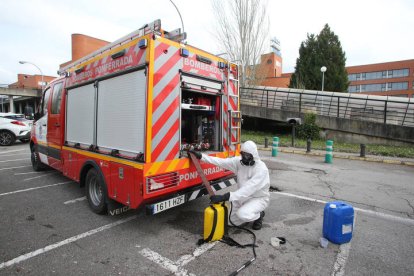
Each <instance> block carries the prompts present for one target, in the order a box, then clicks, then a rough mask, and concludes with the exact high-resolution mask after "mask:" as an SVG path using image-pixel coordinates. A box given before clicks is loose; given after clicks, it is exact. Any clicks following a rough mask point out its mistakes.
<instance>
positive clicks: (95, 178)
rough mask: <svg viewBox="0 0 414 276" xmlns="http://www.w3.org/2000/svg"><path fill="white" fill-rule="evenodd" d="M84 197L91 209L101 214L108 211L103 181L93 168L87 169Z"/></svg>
mask: <svg viewBox="0 0 414 276" xmlns="http://www.w3.org/2000/svg"><path fill="white" fill-rule="evenodd" d="M85 182H86V183H85V184H86V185H85V186H86V197H87V199H88V202H89V206H90V207H91V209H92V211H94V212H95V213H97V214H99V215H102V214H107V212H108V205H107V202H108V192H107V188H106V185H105V181H104V180H103V179H102V176H101V175H100V174H99V173H98V171H97V170H96V169H95V168H92V169H90V170H89V171H88V173H87V175H86V179H85Z"/></svg>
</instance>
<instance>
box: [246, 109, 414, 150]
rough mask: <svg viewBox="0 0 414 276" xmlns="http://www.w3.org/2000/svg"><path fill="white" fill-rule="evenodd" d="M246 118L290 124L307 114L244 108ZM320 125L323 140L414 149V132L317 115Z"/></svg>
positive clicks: (411, 129)
mask: <svg viewBox="0 0 414 276" xmlns="http://www.w3.org/2000/svg"><path fill="white" fill-rule="evenodd" d="M241 111H242V114H243V115H247V116H250V117H257V118H263V119H269V120H274V121H280V122H286V120H287V118H295V117H301V118H303V116H304V114H303V113H299V112H293V111H283V110H278V109H269V108H264V107H255V106H250V105H241ZM316 118H317V119H316V123H317V124H318V126H320V127H321V128H323V129H324V131H323V132H322V136H323V137H324V138H328V139H334V140H336V141H340V142H351V143H365V144H389V145H411V146H412V145H414V128H413V127H403V126H398V125H390V124H382V123H375V122H368V121H359V120H350V119H343V118H336V117H328V116H322V115H317V117H316Z"/></svg>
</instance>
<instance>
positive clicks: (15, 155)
mask: <svg viewBox="0 0 414 276" xmlns="http://www.w3.org/2000/svg"><path fill="white" fill-rule="evenodd" d="M16 155H28V154H27V152H25V153H15V154H8V155H1V157H6V156H16ZM28 156H29V157H30V154H29V155H28Z"/></svg>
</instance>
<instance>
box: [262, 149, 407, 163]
mask: <svg viewBox="0 0 414 276" xmlns="http://www.w3.org/2000/svg"><path fill="white" fill-rule="evenodd" d="M257 149H258V150H263V151H271V150H272V148H264V147H258V148H257ZM278 151H279V152H283V153H293V154H300V155H309V156H325V154H323V153H320V152H306V151H303V150H294V149H283V148H278ZM333 157H334V158H338V159H349V160H358V161H367V162H377V163H384V164H391V165H405V166H413V167H414V161H413V162H411V161H402V160H392V159H379V158H372V157H359V156H354V155H343V154H335V153H334V155H333Z"/></svg>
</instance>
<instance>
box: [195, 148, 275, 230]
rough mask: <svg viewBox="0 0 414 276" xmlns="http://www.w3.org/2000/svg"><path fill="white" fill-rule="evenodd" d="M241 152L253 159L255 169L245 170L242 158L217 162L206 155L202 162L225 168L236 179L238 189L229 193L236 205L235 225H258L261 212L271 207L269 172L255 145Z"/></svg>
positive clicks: (218, 159) (248, 168)
mask: <svg viewBox="0 0 414 276" xmlns="http://www.w3.org/2000/svg"><path fill="white" fill-rule="evenodd" d="M241 151H243V152H248V153H250V154H252V155H253V158H254V161H255V163H254V165H253V166H245V165H242V164H241V163H240V160H241V156H236V157H232V158H218V157H212V156H208V155H205V154H203V155H202V159H201V160H202V161H205V162H208V163H211V164H214V165H217V166H219V167H223V168H225V169H228V170H230V171H232V172H234V173H235V174H236V175H237V184H238V189H237V190H236V191H235V192H230V199H229V201H231V202H232V203H233V210H232V215H231V218H230V219H231V221H232V222H233V223H234V224H235V225H240V224H242V223H245V222H250V221H255V220H256V219H258V218H259V217H260V212H261V211H264V210H265V209H266V208H267V206H268V205H269V198H270V194H269V187H270V178H269V170H268V169H267V167H266V164H265V163H264V162H263V161H261V160H260V157H259V153H258V151H257V147H256V144H255V143H254V142H252V141H246V142H245V143H243V144H242V146H241Z"/></svg>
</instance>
